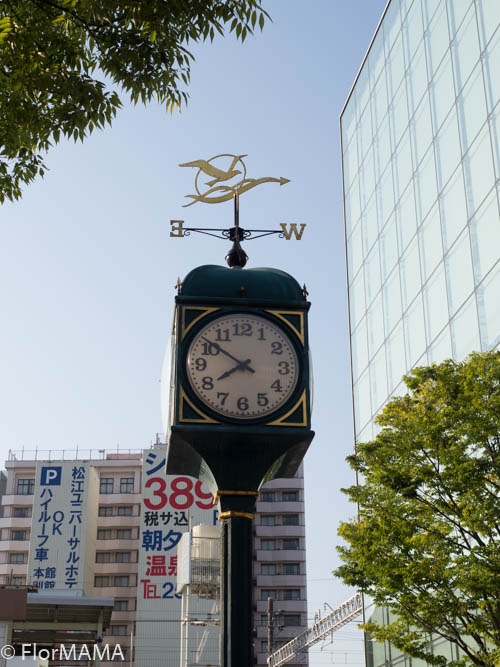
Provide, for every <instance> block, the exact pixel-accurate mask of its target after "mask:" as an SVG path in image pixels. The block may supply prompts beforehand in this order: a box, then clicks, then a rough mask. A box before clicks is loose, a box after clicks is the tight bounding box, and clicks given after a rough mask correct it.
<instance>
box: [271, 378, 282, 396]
mask: <svg viewBox="0 0 500 667" xmlns="http://www.w3.org/2000/svg"><path fill="white" fill-rule="evenodd" d="M271 389H274V391H275V392H276V393H281V392H282V391H283V389H282V388H281V382H280V381H279V380H275V381H274V382H273V383H272V385H271Z"/></svg>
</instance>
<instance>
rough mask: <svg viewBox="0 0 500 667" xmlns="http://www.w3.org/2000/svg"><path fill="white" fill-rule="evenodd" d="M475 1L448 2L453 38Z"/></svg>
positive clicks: (458, 0)
mask: <svg viewBox="0 0 500 667" xmlns="http://www.w3.org/2000/svg"><path fill="white" fill-rule="evenodd" d="M473 1H474V0H448V16H449V19H450V37H451V38H453V36H454V35H455V33H456V32H457V30H458V29H459V28H460V26H461V24H462V21H463V20H464V18H465V15H466V14H467V10H468V9H469V7H470V6H471V4H472V3H473Z"/></svg>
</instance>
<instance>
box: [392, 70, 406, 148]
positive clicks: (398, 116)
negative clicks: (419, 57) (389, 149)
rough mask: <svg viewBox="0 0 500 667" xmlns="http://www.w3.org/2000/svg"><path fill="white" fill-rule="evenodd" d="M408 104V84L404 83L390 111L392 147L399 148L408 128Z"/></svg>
mask: <svg viewBox="0 0 500 667" xmlns="http://www.w3.org/2000/svg"><path fill="white" fill-rule="evenodd" d="M408 120H409V118H408V103H407V100H406V84H405V82H404V81H403V82H402V84H401V85H400V86H399V90H398V92H397V93H396V95H395V97H394V100H393V102H392V104H391V106H390V109H389V122H390V127H391V136H392V145H393V146H397V145H398V144H399V142H400V140H401V137H402V136H403V132H404V131H405V130H406V128H407V127H408Z"/></svg>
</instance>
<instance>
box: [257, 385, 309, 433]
mask: <svg viewBox="0 0 500 667" xmlns="http://www.w3.org/2000/svg"><path fill="white" fill-rule="evenodd" d="M300 407H301V408H302V421H301V422H287V421H285V420H286V419H287V418H288V417H289V416H290V415H293V413H294V412H295V411H296V410H298V409H299V408H300ZM266 426H307V404H306V390H305V389H304V391H303V392H302V396H301V397H300V398H299V400H298V401H297V403H295V405H294V406H293V407H292V408H290V410H288V412H286V413H285V414H284V415H282V416H281V417H279V418H278V419H275V420H274V421H272V422H268V423H267V424H266Z"/></svg>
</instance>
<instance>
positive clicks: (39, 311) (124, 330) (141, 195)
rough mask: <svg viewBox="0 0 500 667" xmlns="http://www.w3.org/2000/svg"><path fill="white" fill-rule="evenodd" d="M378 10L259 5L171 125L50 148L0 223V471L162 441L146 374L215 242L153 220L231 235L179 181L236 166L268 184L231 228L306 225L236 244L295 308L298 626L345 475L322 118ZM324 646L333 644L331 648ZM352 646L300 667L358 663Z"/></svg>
mask: <svg viewBox="0 0 500 667" xmlns="http://www.w3.org/2000/svg"><path fill="white" fill-rule="evenodd" d="M384 5H385V2H384V0H345V1H344V2H340V0H312V2H310V3H304V2H299V1H298V0H273V2H267V3H266V5H265V6H266V7H267V9H268V10H269V12H270V13H271V15H272V17H273V23H271V24H268V25H267V26H266V27H265V29H264V32H263V33H258V34H257V35H256V36H255V37H253V38H252V37H250V38H248V39H247V41H246V42H245V44H244V45H241V44H240V43H239V42H236V40H235V38H234V37H233V36H230V37H227V38H226V39H222V38H218V39H216V41H215V42H214V43H213V44H212V45H210V44H204V45H200V46H197V47H196V48H194V52H195V54H196V58H197V62H196V63H195V65H194V67H193V72H192V81H191V85H190V89H189V93H190V100H189V104H188V106H187V108H185V109H183V111H182V113H181V114H178V113H174V114H170V113H167V112H165V110H164V109H162V108H161V107H160V106H158V105H151V106H149V107H148V108H144V107H142V106H136V107H134V106H131V105H128V104H125V106H124V109H123V110H122V111H121V112H120V113H119V114H118V117H117V119H116V120H115V122H114V125H113V127H112V128H107V129H106V130H105V131H103V132H97V133H95V134H93V135H92V136H91V137H90V138H89V139H88V140H87V141H86V142H85V143H84V144H81V143H77V144H74V143H73V142H64V143H62V144H60V145H59V146H58V147H57V148H56V149H54V150H53V151H52V152H51V153H49V155H48V156H47V165H48V167H49V169H50V170H49V171H48V173H47V175H46V177H45V178H44V179H43V180H38V181H37V182H36V183H34V184H32V185H31V186H30V187H29V188H27V189H26V190H25V194H24V197H23V199H22V200H21V201H20V202H17V203H15V204H10V203H8V204H5V205H3V206H2V207H1V208H0V304H1V311H2V327H0V369H1V372H0V404H1V406H2V407H1V419H0V447H1V448H2V449H1V452H0V456H2V457H3V459H6V458H7V455H8V451H9V449H13V450H16V449H20V448H21V447H23V446H24V447H25V449H34V448H35V447H38V448H39V449H49V448H52V449H63V448H68V449H74V448H75V447H76V446H77V445H78V446H79V448H80V449H84V448H85V449H89V448H94V449H103V448H110V447H114V446H116V445H117V444H119V445H120V447H130V448H139V447H143V446H148V445H149V444H150V442H151V441H153V440H154V437H155V433H156V432H160V431H162V430H163V426H162V422H161V412H160V375H161V367H162V362H163V355H164V351H165V346H166V344H167V341H168V338H169V335H170V329H171V318H172V312H173V305H174V297H175V290H174V285H175V283H176V281H177V277H178V276H180V277H181V278H182V277H183V276H185V275H186V274H187V273H188V271H189V270H190V269H192V268H193V267H195V266H197V265H199V264H223V263H224V255H225V253H226V251H227V249H228V247H229V246H228V244H226V243H224V242H222V241H218V240H215V239H210V238H207V237H203V236H197V235H191V236H190V237H189V238H185V239H172V238H170V237H169V231H170V229H169V220H170V219H184V220H185V221H186V225H188V224H189V225H191V226H222V227H229V226H230V225H231V224H232V205H231V203H230V202H229V203H225V204H220V205H217V206H208V205H203V204H196V205H194V206H191V207H189V208H187V209H183V208H182V205H183V204H184V202H185V200H184V195H186V194H188V193H190V192H192V185H193V179H194V175H195V172H194V170H191V169H180V168H179V167H178V166H177V165H178V164H179V163H181V162H187V161H190V160H195V159H198V158H205V159H206V158H209V157H212V156H213V155H216V154H218V153H235V154H243V153H247V154H248V157H247V158H245V162H246V165H247V169H248V173H249V175H250V176H255V177H257V176H284V177H286V178H288V179H290V183H288V184H287V185H286V186H283V187H279V186H278V185H274V184H268V185H262V186H261V187H259V188H255V189H254V190H252V191H250V192H248V193H246V194H245V195H243V196H242V198H241V203H240V222H241V225H242V226H243V227H245V226H247V227H271V228H273V227H276V228H277V227H278V226H279V223H280V222H297V223H306V224H307V227H306V230H305V232H304V236H303V238H302V240H301V241H300V242H296V241H285V240H280V239H278V238H275V237H270V238H269V239H262V240H255V241H252V242H250V243H247V244H246V245H245V246H244V247H245V249H246V251H247V253H248V254H249V256H250V260H249V263H248V266H249V267H255V266H273V267H276V268H279V269H282V270H285V271H288V272H289V273H291V274H292V275H294V276H295V277H296V278H297V280H298V281H299V282H300V283H301V284H302V283H304V282H305V283H306V285H307V288H308V290H309V292H310V296H309V298H310V300H311V302H312V308H311V312H310V337H311V347H312V352H313V362H314V372H315V404H314V412H313V427H314V429H315V431H316V438H315V440H314V441H313V443H312V445H311V448H310V452H309V453H308V454H307V457H306V461H305V474H306V503H307V505H306V512H307V549H308V587H309V617H310V618H312V617H313V616H314V612H315V610H316V609H318V608H320V607H321V608H322V609H323V605H324V603H328V604H330V605H332V606H334V605H335V604H336V603H338V602H341V601H342V600H344V599H345V598H347V597H348V596H349V595H350V594H351V592H350V591H349V590H347V589H346V588H344V587H343V586H342V585H341V584H340V583H339V582H337V581H335V580H334V579H333V577H332V575H331V570H332V569H333V568H334V567H335V565H336V564H337V563H338V560H337V556H336V553H335V544H337V543H338V537H337V536H336V531H337V525H338V522H339V521H340V520H341V519H343V518H346V517H348V516H350V515H351V514H353V508H352V507H349V506H348V504H347V503H346V501H345V499H344V497H343V496H342V494H341V493H340V491H339V489H340V487H342V486H348V485H350V484H351V483H352V481H353V477H352V474H351V471H350V470H349V468H348V467H347V465H346V463H345V461H344V459H345V456H346V455H347V454H348V453H349V452H350V451H351V448H352V440H353V436H352V411H351V388H350V376H349V348H348V328H347V310H346V287H345V254H344V232H343V217H342V198H341V171H340V145H339V120H338V119H339V114H340V111H341V109H342V106H343V104H344V102H345V99H346V97H347V94H348V92H349V89H350V87H351V85H352V83H353V81H354V77H355V75H356V72H357V70H358V68H359V66H360V64H361V61H362V58H363V56H364V53H365V51H366V48H367V46H368V44H369V41H370V39H371V37H372V35H373V32H374V30H375V28H376V25H377V23H378V20H379V18H380V16H381V14H382V11H383V8H384ZM339 637H340V636H339ZM348 637H349V632H346V633H344V638H343V639H340V638H339V641H338V642H337V643H336V644H335V645H333V646H332V647H330V650H328V649H326V650H325V651H319V648H318V650H315V651H314V652H312V653H311V655H310V665H311V667H317V666H318V667H319V666H320V665H325V664H332V662H333V663H337V662H339V663H342V664H345V663H346V662H347V664H361V654H354V653H351V654H349V655H347V656H346V655H345V652H346V650H347V648H346V647H347V646H350V644H349V642H347V639H348Z"/></svg>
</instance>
